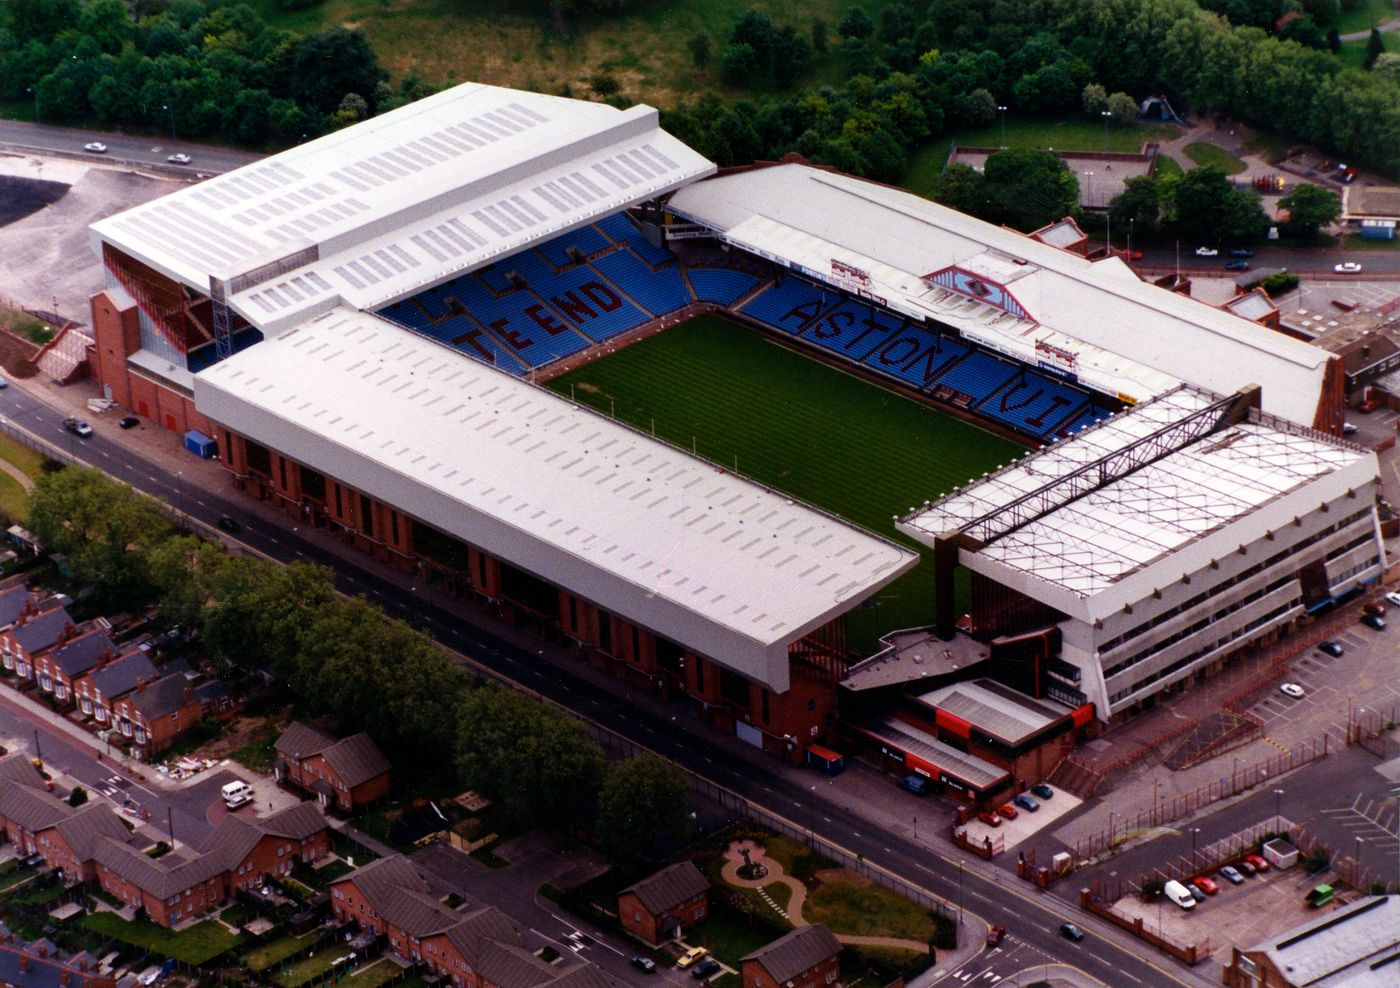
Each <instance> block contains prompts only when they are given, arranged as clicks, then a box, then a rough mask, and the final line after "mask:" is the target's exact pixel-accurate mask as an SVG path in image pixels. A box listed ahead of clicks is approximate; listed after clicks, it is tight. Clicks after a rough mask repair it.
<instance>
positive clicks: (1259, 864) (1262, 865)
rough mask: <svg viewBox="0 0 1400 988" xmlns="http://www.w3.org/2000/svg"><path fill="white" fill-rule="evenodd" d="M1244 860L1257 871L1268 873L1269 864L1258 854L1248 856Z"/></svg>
mask: <svg viewBox="0 0 1400 988" xmlns="http://www.w3.org/2000/svg"><path fill="white" fill-rule="evenodd" d="M1244 859H1245V860H1246V861H1248V862H1249V863H1250V864H1252V865H1253V866H1254V870H1255V871H1268V870H1269V862H1268V861H1266V860H1264V859H1263V858H1261V857H1260V856H1259V855H1257V854H1246V855H1245V856H1244Z"/></svg>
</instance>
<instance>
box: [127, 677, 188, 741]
mask: <svg viewBox="0 0 1400 988" xmlns="http://www.w3.org/2000/svg"><path fill="white" fill-rule="evenodd" d="M145 690H146V686H145V684H144V683H143V684H141V685H139V686H138V687H137V688H136V689H135V690H133V691H131V692H130V693H128V694H127V695H126V696H124V697H122V698H121V699H119V700H117V701H116V702H115V703H113V704H112V715H113V717H114V719H115V722H116V724H117V727H118V729H119V730H120V731H121V734H122V737H125V738H129V739H130V740H131V743H132V745H133V746H134V747H136V748H137V749H140V750H141V751H143V752H145V753H146V754H148V755H153V754H156V753H158V752H161V751H164V750H165V749H166V748H168V747H170V745H171V744H172V743H174V741H175V739H176V738H178V737H179V736H180V735H181V734H183V733H184V732H185V731H188V730H189V729H190V728H192V727H194V725H195V724H196V723H198V722H199V719H200V717H201V716H202V715H203V712H204V706H203V704H202V703H200V701H199V698H198V697H196V696H195V695H194V690H192V689H190V688H189V687H188V686H186V687H183V690H184V702H183V703H181V704H180V706H178V707H177V708H176V709H174V710H172V711H170V712H169V713H165V714H162V715H160V716H159V717H147V716H146V715H145V714H144V713H142V712H141V710H140V707H139V705H140V703H141V696H142V694H143V693H144V692H145Z"/></svg>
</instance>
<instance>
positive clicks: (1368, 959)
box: [1224, 895, 1400, 988]
mask: <svg viewBox="0 0 1400 988" xmlns="http://www.w3.org/2000/svg"><path fill="white" fill-rule="evenodd" d="M1231 955H1232V956H1231V959H1230V963H1229V964H1228V965H1227V966H1226V968H1225V971H1224V980H1225V984H1226V985H1228V986H1230V988H1285V986H1286V988H1392V986H1393V985H1394V984H1395V982H1396V981H1397V980H1400V896H1395V895H1374V896H1368V897H1367V898H1364V899H1358V900H1357V901H1356V902H1349V903H1347V904H1346V905H1343V906H1338V907H1337V908H1336V909H1330V910H1326V911H1324V912H1322V913H1320V914H1319V915H1318V916H1315V917H1313V918H1311V919H1309V920H1308V921H1307V922H1305V923H1300V924H1298V925H1297V926H1295V927H1293V928H1292V929H1290V930H1287V931H1285V932H1284V933H1282V934H1280V935H1279V936H1277V937H1270V938H1269V939H1268V940H1263V941H1261V942H1259V943H1257V944H1255V945H1254V946H1252V947H1248V948H1240V947H1232V948H1231Z"/></svg>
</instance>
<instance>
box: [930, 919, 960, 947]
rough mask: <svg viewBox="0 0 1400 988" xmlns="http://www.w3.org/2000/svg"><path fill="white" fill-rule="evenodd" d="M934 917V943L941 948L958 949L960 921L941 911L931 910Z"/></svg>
mask: <svg viewBox="0 0 1400 988" xmlns="http://www.w3.org/2000/svg"><path fill="white" fill-rule="evenodd" d="M929 915H930V916H932V917H933V945H934V946H935V947H937V948H938V949H939V950H956V949H957V946H958V921H957V920H955V919H954V918H953V917H951V916H945V915H944V914H943V913H941V912H931V913H929Z"/></svg>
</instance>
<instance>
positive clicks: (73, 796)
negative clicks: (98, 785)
mask: <svg viewBox="0 0 1400 988" xmlns="http://www.w3.org/2000/svg"><path fill="white" fill-rule="evenodd" d="M87 801H88V794H87V790H86V789H84V788H83V787H82V786H74V787H73V791H72V792H70V793H69V794H68V805H69V806H82V805H83V804H84V803H86V802H87Z"/></svg>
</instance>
